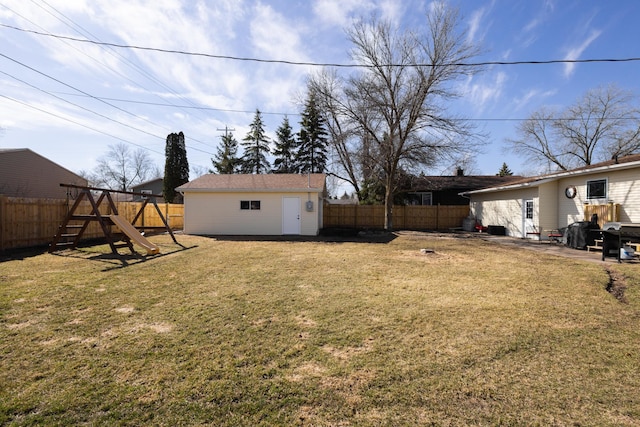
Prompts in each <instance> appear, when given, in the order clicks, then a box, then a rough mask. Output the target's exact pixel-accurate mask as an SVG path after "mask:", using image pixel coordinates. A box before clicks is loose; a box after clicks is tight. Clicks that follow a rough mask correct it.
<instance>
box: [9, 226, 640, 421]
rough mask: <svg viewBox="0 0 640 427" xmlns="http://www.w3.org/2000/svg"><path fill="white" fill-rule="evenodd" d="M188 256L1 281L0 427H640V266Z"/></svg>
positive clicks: (343, 250) (77, 256)
mask: <svg viewBox="0 0 640 427" xmlns="http://www.w3.org/2000/svg"><path fill="white" fill-rule="evenodd" d="M177 238H178V240H179V241H180V242H181V243H182V244H183V245H184V246H185V247H186V249H183V248H181V247H179V246H177V245H175V244H174V243H173V242H172V241H171V240H170V239H169V238H168V237H166V236H155V237H151V238H150V239H151V240H152V241H154V242H156V243H158V244H159V245H160V247H161V255H160V256H156V257H149V258H146V259H145V258H143V257H127V258H126V260H125V262H122V261H120V260H118V259H115V258H113V257H111V256H110V255H109V248H108V246H106V245H104V246H93V247H88V248H83V249H80V250H76V251H69V252H62V253H60V254H54V255H52V254H25V256H23V257H21V258H19V259H17V258H13V259H6V258H5V259H4V260H3V261H2V262H0V363H1V366H0V368H1V369H0V424H7V425H82V424H85V425H86V424H90V425H113V424H119V425H171V426H173V425H205V424H213V425H228V426H244V425H246V426H255V425H287V426H290V425H302V426H307V425H308V426H311V425H313V426H325V425H332V426H335V425H341V426H345V425H357V426H367V425H394V426H397V425H429V424H433V425H451V426H455V425H514V424H517V425H522V424H525V425H598V426H602V425H640V399H638V391H639V390H640V373H639V372H638V367H639V366H640V291H639V284H640V273H639V269H638V265H637V264H622V265H617V264H610V265H611V266H612V267H613V268H614V269H616V271H617V272H618V273H619V274H621V275H624V276H625V277H626V286H627V289H626V292H625V295H624V297H625V301H624V302H620V301H618V300H617V299H616V298H614V297H613V296H612V295H611V294H609V293H608V292H607V291H606V288H607V284H608V282H609V275H608V274H607V271H606V270H605V269H604V268H603V265H602V264H600V263H589V262H583V261H577V260H571V259H567V258H559V257H554V256H551V255H544V254H540V253H536V252H531V251H527V250H514V249H513V248H508V247H501V246H500V245H497V244H495V243H488V242H484V241H482V240H479V239H460V238H438V237H437V236H429V235H420V234H416V233H401V234H399V235H398V236H397V237H396V238H395V239H392V240H391V241H389V242H386V243H370V242H369V243H367V242H343V243H336V242H321V241H317V242H303V241H298V242H282V241H238V240H235V241H234V240H214V239H207V238H202V237H193V236H180V235H179V236H178V237H177ZM421 248H429V249H433V250H435V252H434V253H426V254H424V253H421V252H420V249H421ZM123 253H124V250H123ZM0 259H1V258H0Z"/></svg>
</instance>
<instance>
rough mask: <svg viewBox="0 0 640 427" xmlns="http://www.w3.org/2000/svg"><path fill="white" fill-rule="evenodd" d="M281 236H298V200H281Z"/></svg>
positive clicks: (296, 198)
mask: <svg viewBox="0 0 640 427" xmlns="http://www.w3.org/2000/svg"><path fill="white" fill-rule="evenodd" d="M282 234H300V198H299V197H283V198H282Z"/></svg>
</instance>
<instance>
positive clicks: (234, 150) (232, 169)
mask: <svg viewBox="0 0 640 427" xmlns="http://www.w3.org/2000/svg"><path fill="white" fill-rule="evenodd" d="M221 139H222V145H221V146H219V147H218V151H217V152H216V157H215V158H213V159H211V163H213V167H214V170H210V171H209V172H211V173H219V174H232V173H236V172H238V167H239V165H240V159H239V158H238V141H236V139H235V138H234V137H233V133H231V132H228V133H227V132H225V134H224V135H222V138H221Z"/></svg>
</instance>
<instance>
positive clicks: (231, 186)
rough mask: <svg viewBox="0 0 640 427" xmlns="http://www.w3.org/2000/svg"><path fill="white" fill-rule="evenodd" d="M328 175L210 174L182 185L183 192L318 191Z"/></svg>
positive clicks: (320, 190) (323, 186) (179, 188)
mask: <svg viewBox="0 0 640 427" xmlns="http://www.w3.org/2000/svg"><path fill="white" fill-rule="evenodd" d="M325 178H326V175H325V174H323V173H316V174H304V175H302V174H266V175H249V174H223V175H217V174H208V175H203V176H201V177H199V178H196V179H194V180H193V181H189V182H187V183H186V184H183V185H181V186H180V187H178V188H177V189H176V190H178V191H181V192H185V193H186V192H316V193H320V192H323V191H324V188H325Z"/></svg>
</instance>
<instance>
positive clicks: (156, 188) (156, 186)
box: [131, 178, 164, 202]
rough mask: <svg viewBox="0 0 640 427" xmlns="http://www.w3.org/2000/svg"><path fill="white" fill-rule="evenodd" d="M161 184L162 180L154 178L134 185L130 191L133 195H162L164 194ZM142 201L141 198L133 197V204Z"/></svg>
mask: <svg viewBox="0 0 640 427" xmlns="http://www.w3.org/2000/svg"><path fill="white" fill-rule="evenodd" d="M163 182H164V180H163V179H162V178H155V179H152V180H151V181H147V182H142V183H140V184H138V185H134V186H133V187H131V191H132V192H134V193H145V194H156V195H162V194H164V193H163V192H164V187H163ZM142 199H143V196H138V195H134V196H133V201H134V202H139V201H141V200H142ZM163 201H164V200H158V202H163Z"/></svg>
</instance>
